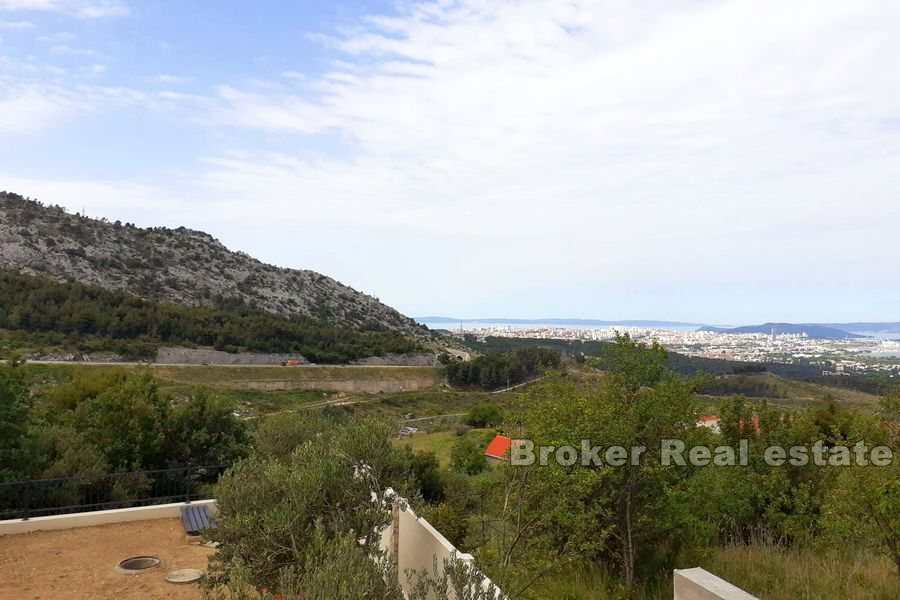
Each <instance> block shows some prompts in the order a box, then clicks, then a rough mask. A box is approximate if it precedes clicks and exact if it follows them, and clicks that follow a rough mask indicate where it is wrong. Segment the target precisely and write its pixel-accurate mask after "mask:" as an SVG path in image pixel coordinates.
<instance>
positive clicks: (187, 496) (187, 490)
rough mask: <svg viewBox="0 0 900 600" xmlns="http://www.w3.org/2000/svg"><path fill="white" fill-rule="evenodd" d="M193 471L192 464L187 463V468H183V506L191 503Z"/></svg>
mask: <svg viewBox="0 0 900 600" xmlns="http://www.w3.org/2000/svg"><path fill="white" fill-rule="evenodd" d="M192 471H193V462H191V461H188V464H187V466H186V467H185V468H184V474H185V477H184V502H185V504H190V503H191V472H192Z"/></svg>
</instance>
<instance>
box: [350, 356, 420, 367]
mask: <svg viewBox="0 0 900 600" xmlns="http://www.w3.org/2000/svg"><path fill="white" fill-rule="evenodd" d="M351 364H354V365H368V366H373V367H376V366H378V367H435V366H437V365H438V361H437V357H436V356H434V355H433V354H385V355H384V356H369V357H367V358H360V359H358V360H354V361H352V363H351Z"/></svg>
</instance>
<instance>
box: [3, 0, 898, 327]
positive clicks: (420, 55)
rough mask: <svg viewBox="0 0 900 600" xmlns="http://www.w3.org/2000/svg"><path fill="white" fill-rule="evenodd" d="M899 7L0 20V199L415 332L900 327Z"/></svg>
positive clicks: (151, 12) (723, 0) (504, 6)
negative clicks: (337, 288) (217, 258)
mask: <svg viewBox="0 0 900 600" xmlns="http://www.w3.org/2000/svg"><path fill="white" fill-rule="evenodd" d="M898 58H900V3H898V2H896V1H895V0H854V1H852V2H848V1H846V0H814V1H813V0H791V1H790V2H784V1H777V2H776V1H771V0H646V1H641V2H635V1H632V0H594V1H582V0H554V1H549V2H548V1H547V0H537V1H531V0H518V1H514V2H512V1H510V2H507V1H501V0H497V1H489V0H458V1H454V0H436V1H426V2H419V1H402V2H387V1H383V2H382V1H362V0H360V1H343V0H331V1H322V2H318V1H311V0H304V1H291V2H288V1H283V2H277V1H272V2H245V1H243V0H215V1H212V0H197V1H192V2H183V1H180V0H179V1H176V0H171V1H162V0H0V189H5V190H8V191H15V192H17V193H20V194H23V195H25V196H30V197H33V198H37V199H39V200H41V201H43V202H45V203H47V204H59V205H62V206H65V207H67V208H68V209H69V210H71V211H73V212H75V211H78V212H81V211H82V210H83V211H85V212H86V213H87V214H88V215H89V216H95V217H106V218H108V219H110V220H117V219H118V220H122V221H128V222H134V223H136V224H138V225H141V226H156V225H162V226H171V227H177V226H181V225H184V226H187V227H191V228H194V229H200V230H204V231H207V232H209V233H210V234H212V235H214V236H216V237H217V238H218V239H220V240H221V241H222V242H223V243H225V244H226V245H227V246H228V247H229V248H231V249H233V250H241V251H244V252H247V253H249V254H251V255H253V256H255V257H257V258H259V259H261V260H263V261H265V262H268V263H272V264H276V265H279V266H284V267H293V268H307V269H313V270H316V271H319V272H322V273H325V274H327V275H330V276H332V277H335V278H336V279H338V280H339V281H341V282H343V283H345V284H348V285H350V286H352V287H354V288H356V289H358V290H361V291H364V292H366V293H369V294H372V295H374V296H377V297H379V298H380V299H381V300H382V301H384V302H386V303H388V304H390V305H392V306H394V307H396V308H397V309H399V310H401V311H402V312H404V313H405V314H408V315H411V316H423V315H444V316H452V317H458V318H474V317H510V318H514V317H518V318H546V317H581V318H597V319H609V320H615V319H665V320H681V321H692V322H703V323H717V324H732V325H737V324H749V323H760V322H764V321H795V322H797V321H806V322H809V321H819V322H838V321H858V320H869V321H873V320H891V321H896V320H900V312H898V306H900V277H898V276H897V272H898V266H900V244H898V242H897V234H898V231H900V227H898V226H900V60H898Z"/></svg>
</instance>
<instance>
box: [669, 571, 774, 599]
mask: <svg viewBox="0 0 900 600" xmlns="http://www.w3.org/2000/svg"><path fill="white" fill-rule="evenodd" d="M673 577H674V583H675V600H758V599H757V598H756V596H751V595H750V594H748V593H747V592H745V591H744V590H742V589H741V588H739V587H736V586H733V585H731V584H730V583H728V582H727V581H725V580H724V579H721V578H719V577H716V576H715V575H713V574H712V573H710V572H709V571H705V570H703V569H701V568H700V567H695V568H693V569H675V574H674V576H673Z"/></svg>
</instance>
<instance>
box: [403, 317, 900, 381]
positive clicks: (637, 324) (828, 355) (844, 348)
mask: <svg viewBox="0 0 900 600" xmlns="http://www.w3.org/2000/svg"><path fill="white" fill-rule="evenodd" d="M419 322H420V323H422V324H424V325H426V326H428V327H429V328H431V329H444V330H448V331H450V333H451V335H454V336H463V335H467V336H474V337H475V339H476V340H478V341H483V340H484V339H485V338H487V337H492V336H493V337H508V338H531V339H562V340H580V341H603V340H611V339H614V338H615V336H616V333H628V334H629V335H630V336H631V337H633V338H635V339H638V340H642V341H653V340H655V341H658V342H659V343H660V344H661V345H662V346H664V347H665V348H666V349H667V350H670V351H673V352H678V353H680V354H685V355H687V356H696V357H704V358H713V359H720V360H732V361H742V362H760V363H766V362H773V363H784V364H809V365H814V366H818V367H820V368H821V371H822V374H823V375H842V374H844V375H850V374H868V373H883V374H886V375H889V376H894V375H895V374H896V373H897V372H898V369H900V332H898V331H897V329H898V328H897V327H896V324H894V323H891V324H876V323H872V324H866V323H856V324H853V325H854V328H856V329H858V330H859V331H846V330H838V329H835V328H834V326H830V327H825V326H818V325H810V326H800V325H790V324H779V325H780V326H781V327H779V326H777V325H771V324H767V325H760V326H755V327H741V328H735V329H723V328H714V327H707V326H703V325H700V324H695V323H683V322H665V321H620V322H611V321H598V320H589V319H571V320H567V319H545V320H543V321H540V322H539V321H530V320H524V319H523V320H518V319H473V320H454V319H450V318H445V317H437V318H435V317H423V318H421V319H419ZM762 329H764V330H765V331H762ZM780 329H781V330H785V331H790V333H784V332H782V331H781V330H780ZM748 330H749V331H748ZM807 330H808V331H807ZM798 331H799V333H798ZM809 332H813V333H812V334H811V333H809ZM835 332H836V333H837V334H843V335H844V337H840V336H837V335H836V333H835ZM817 333H819V334H821V335H823V336H835V337H817V336H816V334H817Z"/></svg>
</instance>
